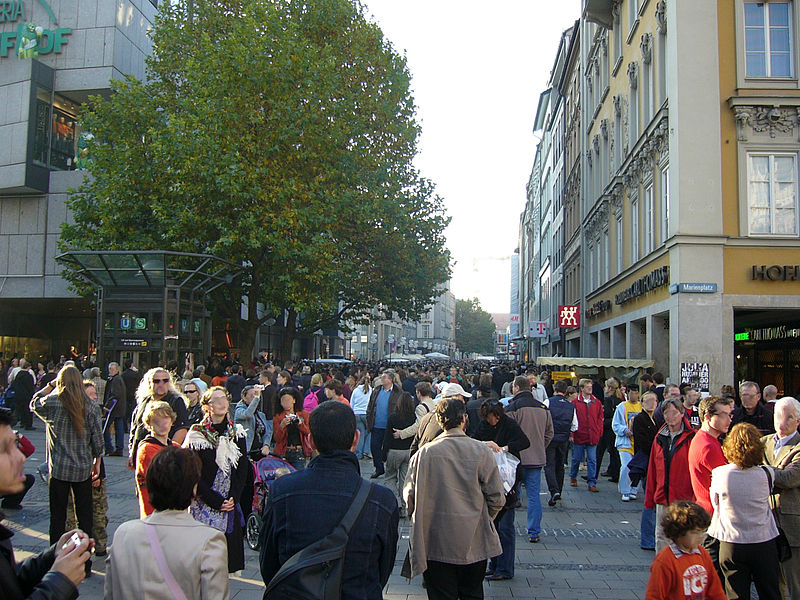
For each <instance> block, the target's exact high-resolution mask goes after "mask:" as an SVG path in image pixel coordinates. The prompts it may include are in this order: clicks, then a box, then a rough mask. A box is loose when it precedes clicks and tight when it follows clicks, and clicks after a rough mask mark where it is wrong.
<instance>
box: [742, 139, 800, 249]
mask: <svg viewBox="0 0 800 600" xmlns="http://www.w3.org/2000/svg"><path fill="white" fill-rule="evenodd" d="M747 209H748V230H749V234H750V235H776V236H779V235H784V236H786V235H790V236H796V235H797V156H796V155H795V154H761V153H748V155H747Z"/></svg>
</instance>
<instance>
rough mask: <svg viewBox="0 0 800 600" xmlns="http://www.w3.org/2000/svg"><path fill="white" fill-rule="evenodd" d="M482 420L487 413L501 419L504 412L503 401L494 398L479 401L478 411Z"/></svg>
mask: <svg viewBox="0 0 800 600" xmlns="http://www.w3.org/2000/svg"><path fill="white" fill-rule="evenodd" d="M478 414H479V415H480V417H481V419H483V420H484V421H485V420H486V417H488V416H489V415H494V416H495V417H496V418H497V419H502V418H503V415H505V414H506V411H505V408H503V403H502V402H500V400H496V399H494V398H492V399H490V400H484V401H483V402H482V403H481V408H480V412H479V413H478Z"/></svg>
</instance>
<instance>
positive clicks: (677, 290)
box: [669, 283, 717, 294]
mask: <svg viewBox="0 0 800 600" xmlns="http://www.w3.org/2000/svg"><path fill="white" fill-rule="evenodd" d="M716 291H717V284H716V283H673V284H672V285H671V286H669V293H670V294H714V293H716Z"/></svg>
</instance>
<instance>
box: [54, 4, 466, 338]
mask: <svg viewBox="0 0 800 600" xmlns="http://www.w3.org/2000/svg"><path fill="white" fill-rule="evenodd" d="M152 40H153V47H154V51H153V54H152V56H150V57H149V59H148V60H147V81H145V82H141V81H138V80H136V79H135V78H133V77H127V78H126V79H124V80H122V81H116V82H113V83H112V88H113V94H112V95H111V96H110V97H108V98H101V97H93V98H92V99H91V102H90V103H89V105H88V106H87V107H86V110H85V113H84V125H85V126H86V128H88V130H90V131H91V132H92V133H93V134H94V136H95V141H94V143H93V145H92V147H91V153H92V159H93V160H92V163H91V165H90V167H89V170H90V172H91V177H89V178H87V179H86V181H85V182H84V184H83V185H82V186H81V187H80V188H79V189H78V190H77V191H76V192H75V193H74V194H73V195H72V196H71V198H70V200H69V207H70V208H71V210H72V213H73V222H72V223H69V224H65V225H64V227H63V229H62V236H61V240H60V245H61V248H62V249H64V250H66V249H127V250H130V249H170V250H180V251H187V252H205V253H210V254H214V255H216V256H218V257H220V258H225V259H228V260H230V261H233V262H236V263H239V264H242V265H244V267H245V276H244V277H243V278H241V279H240V280H239V281H238V283H237V284H236V287H233V288H228V289H226V290H225V291H224V294H225V295H222V296H218V297H216V298H214V299H213V301H214V303H215V307H216V309H217V311H218V313H219V314H221V315H222V316H227V317H229V318H232V319H234V320H237V319H239V305H240V303H241V302H240V299H241V298H242V297H247V298H248V300H249V302H248V306H249V308H250V312H249V315H248V319H247V322H246V323H245V322H240V323H239V325H240V326H241V327H246V328H249V329H250V330H253V329H254V328H255V327H257V326H258V324H259V323H261V322H263V321H265V320H266V319H268V318H270V317H272V316H275V315H279V314H281V313H282V311H284V310H291V311H292V312H293V313H294V312H296V313H298V314H299V315H300V316H301V321H300V329H301V330H303V329H306V330H308V331H313V330H314V329H316V328H318V327H320V326H333V325H336V324H337V323H338V322H339V321H340V320H344V319H350V320H354V321H357V320H358V318H359V317H360V316H362V315H364V314H366V312H367V311H369V310H370V309H371V308H372V307H374V306H376V305H381V306H382V307H384V308H385V309H386V311H387V312H395V313H397V314H398V315H399V316H400V317H401V318H414V317H416V316H418V315H419V314H420V313H421V312H423V311H424V310H425V308H426V306H428V305H429V304H431V303H432V301H433V300H434V298H435V296H436V286H437V284H439V283H441V282H443V281H445V280H446V279H447V278H448V277H449V273H450V264H449V253H448V251H447V250H446V248H445V243H444V235H443V231H444V228H445V227H446V226H447V224H448V222H449V218H448V217H447V216H446V215H445V212H444V208H443V204H442V201H441V199H440V198H439V197H438V196H437V195H436V194H435V192H434V187H433V185H432V183H431V182H430V181H429V180H427V179H425V178H423V177H422V176H421V175H420V174H419V172H418V171H417V170H416V169H415V168H414V166H413V162H412V161H413V158H414V156H415V155H416V152H417V138H418V136H419V133H420V128H419V125H418V123H417V122H416V120H415V106H414V102H413V99H412V96H411V93H410V75H409V72H408V69H407V67H406V62H405V60H404V58H403V57H402V56H400V55H399V54H398V53H397V52H396V51H395V50H394V49H393V48H392V46H391V45H390V44H389V42H387V41H386V40H385V39H384V37H383V34H382V32H381V30H380V28H379V27H378V26H377V25H376V24H375V23H372V22H370V21H368V20H367V19H366V18H365V16H364V10H363V7H362V6H361V5H360V4H359V3H358V2H356V1H351V0H193V1H190V0H178V1H175V2H167V3H163V4H162V6H161V8H160V13H159V15H158V17H157V19H156V23H155V27H154V30H153V31H152ZM67 276H68V277H69V276H70V274H69V273H68V274H67ZM73 277H74V276H73ZM222 292H223V291H222V290H221V293H222ZM256 303H260V304H261V305H262V306H263V307H265V308H266V310H264V311H260V312H257V311H256V310H255V306H256Z"/></svg>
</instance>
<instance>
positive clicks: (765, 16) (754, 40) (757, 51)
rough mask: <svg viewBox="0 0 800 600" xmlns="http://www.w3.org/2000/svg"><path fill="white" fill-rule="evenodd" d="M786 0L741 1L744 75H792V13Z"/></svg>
mask: <svg viewBox="0 0 800 600" xmlns="http://www.w3.org/2000/svg"><path fill="white" fill-rule="evenodd" d="M791 12H792V11H791V6H790V3H789V2H763V1H762V2H745V3H744V38H745V73H746V76H747V77H792V75H793V70H794V69H793V67H794V65H793V64H792V46H793V42H794V40H793V39H792V37H793V36H792V16H791Z"/></svg>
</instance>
